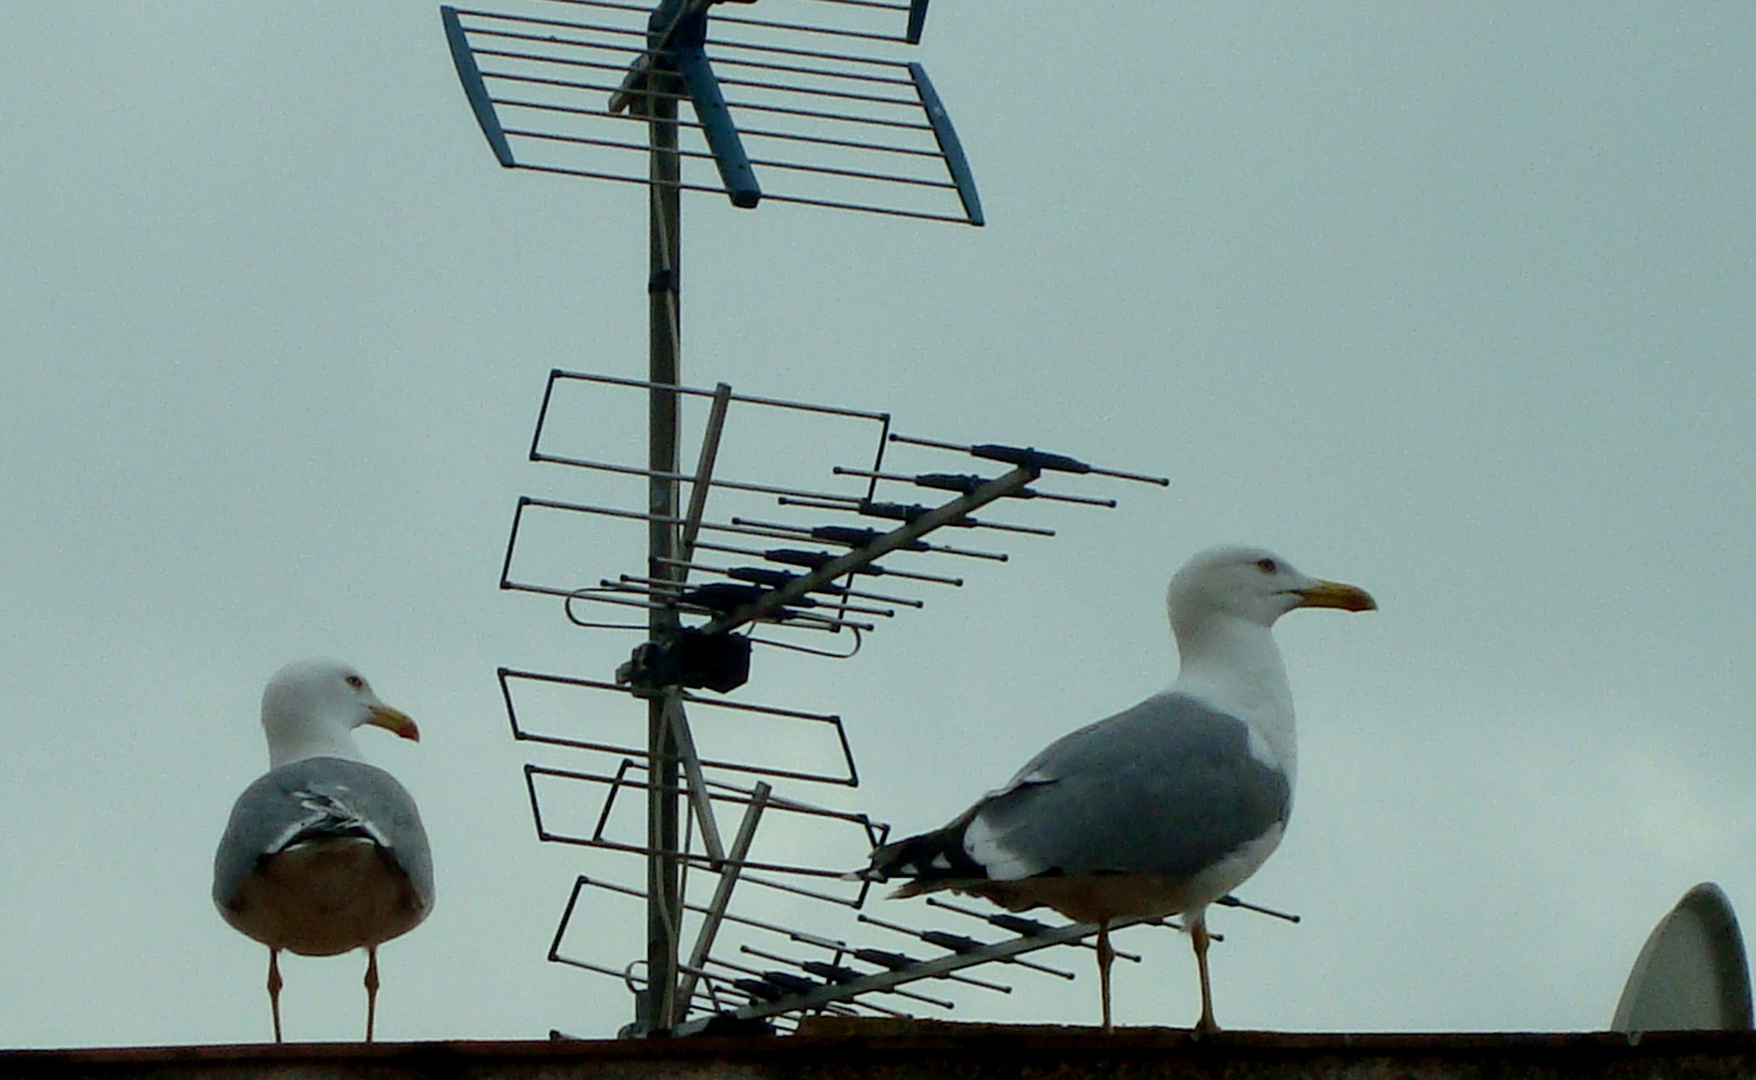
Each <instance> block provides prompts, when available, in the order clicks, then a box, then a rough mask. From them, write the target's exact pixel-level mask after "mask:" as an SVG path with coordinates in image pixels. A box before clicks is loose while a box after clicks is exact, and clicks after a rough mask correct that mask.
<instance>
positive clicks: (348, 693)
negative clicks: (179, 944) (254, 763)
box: [213, 660, 433, 1043]
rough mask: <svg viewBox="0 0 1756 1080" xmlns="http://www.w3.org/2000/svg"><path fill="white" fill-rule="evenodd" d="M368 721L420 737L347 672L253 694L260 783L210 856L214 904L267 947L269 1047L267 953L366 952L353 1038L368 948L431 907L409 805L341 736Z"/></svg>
mask: <svg viewBox="0 0 1756 1080" xmlns="http://www.w3.org/2000/svg"><path fill="white" fill-rule="evenodd" d="M366 724H373V725H376V726H378V727H382V728H387V729H389V730H390V731H393V732H395V733H396V734H398V735H401V736H402V737H403V738H405V739H419V738H420V737H421V735H420V732H419V730H417V729H416V727H415V722H414V721H413V720H410V719H409V718H408V717H407V716H406V715H405V714H403V713H401V712H398V711H397V710H395V709H393V708H391V707H390V706H388V705H386V704H384V702H382V701H380V700H378V695H377V694H374V693H373V692H372V688H371V687H370V686H368V685H367V684H366V680H365V678H364V677H362V676H361V675H360V673H359V672H358V671H355V670H354V669H353V668H351V667H349V666H347V665H346V664H340V663H336V662H334V661H331V660H308V661H304V662H301V663H295V664H288V665H287V666H286V667H284V668H281V669H280V670H279V671H278V672H276V673H275V675H274V678H272V679H270V680H269V681H268V687H267V689H265V690H264V691H263V692H262V728H263V730H264V731H265V732H266V733H267V735H268V773H267V775H265V776H263V777H262V778H261V779H259V780H257V781H256V782H255V783H253V784H251V785H250V786H249V787H247V788H245V789H244V794H242V795H240V796H238V801H237V804H236V805H234V806H233V807H232V818H231V821H230V822H228V823H227V825H226V832H225V836H224V837H222V838H221V839H220V844H219V851H218V852H217V853H216V854H215V855H214V859H213V902H214V904H215V905H216V906H217V907H218V908H219V911H220V914H221V915H222V916H224V918H225V920H226V922H228V923H230V924H231V925H232V926H234V927H236V928H237V929H238V930H241V931H243V932H244V933H245V934H247V935H249V936H250V937H252V938H254V939H255V940H257V941H260V942H261V943H262V944H264V945H267V946H268V1002H269V1008H270V1009H271V1010H272V1011H273V1013H274V1041H275V1042H277V1043H278V1042H280V1041H281V1024H280V990H281V977H280V951H281V950H282V949H291V950H292V951H293V952H296V953H298V954H299V955H301V956H334V955H336V954H338V953H344V952H347V951H348V950H349V949H359V948H364V949H365V950H366V979H365V983H366V1041H367V1042H371V1041H372V1028H373V1024H374V1021H375V1020H376V1017H377V1009H378V946H379V945H381V944H383V943H384V942H386V941H389V940H390V939H391V938H394V937H397V936H399V935H401V934H405V933H407V932H408V931H410V930H412V929H414V928H415V927H416V926H417V925H419V923H420V922H421V920H422V919H425V918H426V917H427V913H428V912H429V911H430V910H432V907H433V860H432V856H431V855H430V854H429V853H428V851H427V834H426V831H425V830H424V829H422V828H421V815H420V813H419V811H417V810H416V809H415V801H414V799H413V798H411V797H410V796H409V793H408V792H407V791H406V790H404V788H403V786H402V785H401V784H399V783H397V782H396V778H395V777H393V776H391V775H390V774H389V773H387V772H385V771H384V770H383V769H379V768H375V767H373V766H371V765H368V764H366V763H365V762H364V761H363V760H361V758H360V751H359V748H358V747H357V746H355V745H354V737H353V730H354V729H355V728H357V727H361V726H362V725H366Z"/></svg>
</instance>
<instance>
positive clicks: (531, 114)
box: [440, 0, 982, 225]
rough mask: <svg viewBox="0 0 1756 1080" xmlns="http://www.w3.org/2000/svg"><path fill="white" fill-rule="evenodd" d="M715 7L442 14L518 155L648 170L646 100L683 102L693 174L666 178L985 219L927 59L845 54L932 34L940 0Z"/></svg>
mask: <svg viewBox="0 0 1756 1080" xmlns="http://www.w3.org/2000/svg"><path fill="white" fill-rule="evenodd" d="M735 2H737V3H739V5H740V7H742V6H744V5H747V4H750V3H751V2H752V0H735ZM715 6H717V5H716V3H715V2H713V0H667V2H666V3H662V4H660V5H659V7H658V8H657V9H656V10H652V9H648V8H646V7H642V6H639V5H635V4H626V3H613V2H610V0H528V2H525V3H520V4H516V5H514V6H510V7H508V8H507V9H503V10H498V11H478V10H472V9H467V8H454V7H444V8H441V9H440V11H441V12H442V13H443V17H444V22H445V32H446V36H447V38H448V39H449V41H450V44H451V55H452V60H453V62H454V63H455V64H456V66H457V73H458V77H459V78H460V79H461V80H462V82H463V86H464V90H465V92H466V93H467V95H468V97H469V102H470V106H471V108H472V109H473V110H474V112H475V116H476V121H477V123H478V124H480V125H481V129H482V134H483V135H485V136H486V137H487V140H488V145H489V146H490V147H491V148H492V149H493V151H494V156H495V157H496V158H497V159H498V160H499V162H500V164H501V165H504V166H506V167H507V168H512V169H534V170H537V171H540V172H549V173H560V174H564V175H569V176H582V177H589V178H591V179H597V180H618V181H624V182H629V183H637V184H649V183H653V182H654V178H653V177H652V175H651V173H650V171H649V170H648V168H647V155H648V152H649V150H650V144H649V142H648V140H647V138H646V137H645V136H646V132H645V131H644V130H643V128H644V125H645V121H646V119H647V117H648V114H649V108H648V107H649V106H650V105H651V104H652V103H654V102H655V101H659V102H663V103H666V104H668V105H670V106H671V107H672V108H673V109H674V108H675V107H676V106H677V105H679V104H682V103H687V104H688V105H689V107H690V109H691V111H692V112H693V114H694V120H692V121H679V122H678V125H677V126H678V129H679V132H680V134H681V135H682V137H683V140H684V141H683V143H682V144H681V145H680V146H679V148H678V150H677V154H678V155H679V157H680V159H681V166H682V169H681V174H680V175H678V176H676V177H673V178H666V179H662V180H660V181H659V182H661V183H664V184H667V185H671V186H674V187H676V188H678V189H681V190H685V191H710V192H723V193H724V194H725V195H726V196H727V197H728V198H729V199H730V200H731V202H732V204H733V205H734V206H738V207H743V208H746V209H748V208H751V207H754V206H756V205H757V204H758V203H760V202H761V201H763V200H764V199H767V200H770V201H773V202H789V203H803V204H807V205H812V206H826V207H835V208H838V209H846V210H864V211H871V212H875V213H885V214H898V215H901V216H904V217H918V218H929V219H934V220H943V221H959V222H967V223H969V224H971V225H980V224H982V207H981V201H980V200H979V199H978V197H977V195H976V188H975V180H974V179H973V177H972V176H971V174H970V170H969V164H968V162H966V161H965V159H964V155H963V149H962V147H961V145H960V144H959V143H958V139H957V132H956V131H955V130H954V129H953V128H952V126H951V117H950V116H949V115H948V114H947V113H946V111H945V107H944V105H943V104H942V103H941V102H940V100H939V95H938V94H937V93H936V92H935V91H934V89H933V84H932V82H931V81H929V80H928V78H927V72H926V69H925V68H923V67H922V66H921V65H920V64H917V63H908V62H904V61H899V60H890V59H884V58H880V57H872V56H865V55H851V54H849V53H847V52H845V51H843V50H844V49H848V48H869V47H871V46H872V45H874V44H877V43H894V44H903V45H914V44H917V43H919V41H920V37H921V30H922V26H923V24H924V23H925V21H926V15H927V0H913V2H912V3H894V2H887V0H765V2H764V3H763V4H762V6H761V8H760V9H759V10H761V11H762V12H763V13H764V14H765V15H766V14H767V13H769V12H771V11H774V12H776V14H777V15H778V16H779V17H776V18H766V17H765V18H754V17H751V16H747V15H739V16H730V15H714V16H713V17H712V19H711V20H710V19H709V12H710V9H712V8H713V7H715Z"/></svg>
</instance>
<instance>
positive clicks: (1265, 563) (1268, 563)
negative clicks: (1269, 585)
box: [1256, 559, 1280, 574]
mask: <svg viewBox="0 0 1756 1080" xmlns="http://www.w3.org/2000/svg"><path fill="white" fill-rule="evenodd" d="M1256 569H1258V570H1260V571H1262V572H1263V573H1264V574H1272V573H1274V572H1275V571H1276V570H1279V569H1280V564H1279V563H1277V562H1275V561H1274V560H1273V559H1257V560H1256Z"/></svg>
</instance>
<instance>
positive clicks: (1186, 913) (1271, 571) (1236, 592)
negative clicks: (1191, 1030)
mask: <svg viewBox="0 0 1756 1080" xmlns="http://www.w3.org/2000/svg"><path fill="white" fill-rule="evenodd" d="M1166 601H1167V605H1168V607H1169V609H1170V617H1171V629H1172V631H1173V632H1174V633H1175V634H1176V637H1177V649H1178V651H1179V653H1180V654H1181V657H1182V669H1181V671H1180V672H1179V673H1178V675H1177V679H1176V681H1175V682H1174V683H1172V684H1171V686H1170V688H1169V689H1167V690H1165V691H1163V692H1162V693H1159V694H1155V695H1153V696H1152V697H1149V698H1147V699H1146V700H1145V701H1143V702H1141V703H1140V704H1138V705H1136V706H1134V707H1133V708H1131V709H1128V710H1126V711H1124V712H1120V713H1117V714H1116V715H1115V716H1112V717H1110V718H1109V719H1107V720H1100V721H1098V722H1097V723H1095V724H1092V725H1090V726H1088V727H1083V728H1080V729H1079V730H1078V731H1075V732H1073V733H1071V734H1069V735H1066V736H1063V737H1062V738H1060V739H1057V740H1056V741H1055V742H1053V743H1051V744H1050V745H1049V746H1048V748H1047V749H1045V750H1043V752H1042V753H1040V754H1038V755H1037V756H1036V757H1034V758H1032V759H1031V760H1030V762H1029V763H1028V764H1026V765H1025V766H1024V768H1022V769H1020V770H1019V771H1018V774H1017V775H1016V776H1014V777H1013V778H1012V779H1011V781H1009V782H1008V783H1007V784H1006V786H1005V787H1003V788H1001V789H1000V790H998V791H995V792H992V793H990V794H988V795H987V796H985V797H984V798H983V799H982V800H981V801H980V802H978V803H976V804H975V805H974V806H972V807H970V808H969V809H968V810H967V811H965V812H964V813H963V814H962V815H960V816H959V817H958V818H957V820H955V821H953V822H952V823H951V824H949V825H947V826H945V827H944V828H942V829H939V830H937V831H935V832H930V833H925V834H923V835H920V836H912V837H909V838H908V839H906V840H901V841H898V842H896V843H893V844H888V845H886V846H884V847H881V848H879V849H878V850H876V851H874V852H873V853H872V863H871V865H870V866H869V867H868V868H867V869H866V870H864V871H862V876H864V877H866V878H868V879H870V880H874V881H885V880H888V879H891V878H908V879H910V880H909V881H908V882H907V883H906V884H904V885H903V886H902V887H901V888H899V889H898V890H897V891H896V892H895V894H894V895H895V896H898V897H907V896H919V895H920V894H921V893H926V892H934V891H937V890H940V889H951V890H954V891H956V892H960V893H965V894H968V895H971V896H980V897H983V898H985V899H988V900H991V901H993V902H994V903H997V904H1000V905H1001V906H1003V907H1005V908H1006V909H1008V910H1010V911H1024V910H1026V909H1029V908H1033V907H1038V906H1042V905H1046V906H1048V907H1051V908H1053V909H1055V910H1056V911H1058V912H1060V913H1061V914H1062V915H1064V916H1066V917H1067V918H1070V919H1073V920H1075V921H1077V922H1082V923H1096V924H1097V926H1098V940H1097V960H1098V983H1099V989H1100V994H1101V996H1102V1002H1103V1023H1104V1030H1106V1031H1108V1030H1110V1027H1111V1024H1110V964H1111V962H1112V961H1113V960H1114V958H1115V953H1114V951H1113V950H1112V949H1111V947H1110V937H1109V924H1110V922H1111V920H1113V919H1121V918H1130V917H1139V918H1154V917H1159V916H1164V915H1174V914H1179V913H1181V914H1182V915H1183V921H1184V926H1185V928H1186V929H1187V930H1188V932H1189V937H1190V942H1191V944H1192V945H1193V947H1194V950H1195V962H1196V966H1197V969H1198V970H1199V972H1200V977H1201V1018H1200V1020H1198V1021H1197V1022H1196V1025H1195V1030H1196V1031H1197V1032H1199V1033H1206V1032H1213V1031H1217V1030H1218V1025H1216V1024H1215V1023H1214V1020H1213V994H1212V991H1211V989H1210V987H1209V983H1208V971H1207V947H1208V933H1207V924H1206V918H1205V915H1206V910H1207V905H1208V904H1210V903H1212V902H1213V901H1215V900H1218V899H1219V898H1220V897H1222V896H1225V895H1226V894H1227V893H1229V892H1231V891H1232V890H1233V889H1235V888H1237V887H1238V886H1239V885H1240V884H1242V883H1243V882H1244V880H1245V879H1246V878H1248V877H1249V876H1250V875H1251V874H1253V873H1255V872H1256V869H1257V868H1258V867H1260V866H1261V865H1262V863H1263V862H1264V861H1265V860H1266V859H1267V858H1268V856H1269V855H1270V854H1271V853H1272V852H1273V851H1274V849H1275V847H1276V846H1277V845H1278V844H1279V843H1280V839H1281V835H1282V833H1283V831H1284V830H1285V828H1286V823H1287V818H1288V815H1289V814H1290V813H1291V811H1292V803H1293V782H1294V779H1295V777H1296V776H1297V772H1298V750H1297V746H1296V744H1295V740H1294V735H1293V698H1292V691H1291V689H1290V688H1289V687H1288V686H1287V676H1286V667H1285V666H1284V665H1283V664H1282V663H1281V658H1280V650H1279V649H1278V648H1276V647H1275V644H1274V637H1273V635H1272V634H1271V633H1270V628H1271V627H1273V626H1274V622H1275V620H1276V619H1278V618H1280V617H1281V616H1282V615H1285V614H1286V613H1287V612H1289V611H1292V610H1294V609H1295V608H1307V607H1319V608H1339V609H1341V610H1343V611H1370V610H1373V609H1375V608H1376V607H1377V606H1378V605H1377V604H1376V603H1375V602H1374V601H1373V599H1372V597H1371V596H1370V595H1369V594H1368V593H1367V592H1366V591H1365V590H1363V589H1360V588H1357V587H1356V586H1353V585H1343V584H1340V583H1338V582H1333V581H1322V580H1319V579H1317V578H1312V577H1307V576H1305V575H1304V574H1301V573H1300V572H1299V571H1297V570H1295V569H1293V567H1292V565H1291V564H1290V563H1288V562H1287V561H1286V560H1285V559H1283V558H1281V557H1280V556H1278V555H1276V554H1274V553H1272V552H1269V551H1264V550H1262V549H1261V548H1252V547H1236V546H1224V547H1214V548H1209V549H1207V550H1205V551H1202V552H1200V553H1199V554H1197V555H1196V556H1195V557H1194V558H1192V559H1190V560H1189V562H1188V563H1186V564H1185V565H1184V566H1183V568H1182V569H1181V570H1179V571H1177V575H1176V576H1175V577H1173V578H1172V579H1171V585H1170V589H1169V590H1168V591H1167V594H1166Z"/></svg>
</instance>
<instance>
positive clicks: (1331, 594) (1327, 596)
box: [1299, 581, 1378, 611]
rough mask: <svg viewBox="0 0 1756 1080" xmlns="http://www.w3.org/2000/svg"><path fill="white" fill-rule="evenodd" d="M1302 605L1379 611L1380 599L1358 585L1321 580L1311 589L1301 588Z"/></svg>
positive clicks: (1300, 603)
mask: <svg viewBox="0 0 1756 1080" xmlns="http://www.w3.org/2000/svg"><path fill="white" fill-rule="evenodd" d="M1299 598H1300V599H1299V606H1300V607H1326V608H1340V609H1341V610H1343V611H1377V610H1378V601H1376V600H1374V599H1372V594H1371V593H1369V592H1367V591H1366V590H1364V589H1362V588H1360V587H1359V586H1358V585H1343V584H1342V583H1341V582H1339V581H1319V582H1318V583H1317V584H1315V585H1313V586H1311V587H1310V588H1309V589H1300V590H1299Z"/></svg>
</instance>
